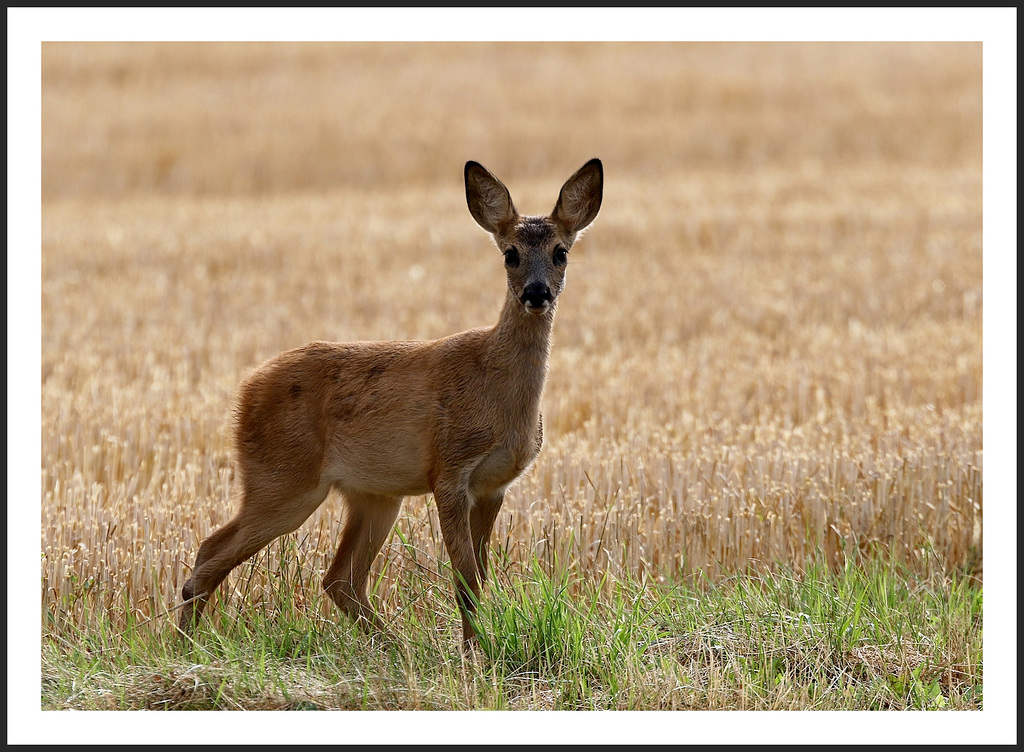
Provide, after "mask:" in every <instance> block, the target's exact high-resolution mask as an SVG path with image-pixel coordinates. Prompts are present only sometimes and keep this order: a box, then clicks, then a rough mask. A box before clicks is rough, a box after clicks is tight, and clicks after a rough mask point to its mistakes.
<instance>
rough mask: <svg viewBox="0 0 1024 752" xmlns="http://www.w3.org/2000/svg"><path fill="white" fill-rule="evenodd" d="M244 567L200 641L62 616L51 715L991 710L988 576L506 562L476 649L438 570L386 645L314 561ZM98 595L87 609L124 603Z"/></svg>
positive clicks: (52, 639)
mask: <svg viewBox="0 0 1024 752" xmlns="http://www.w3.org/2000/svg"><path fill="white" fill-rule="evenodd" d="M249 566H250V567H258V566H260V561H259V560H256V561H255V562H254V563H252V564H251V565H249ZM241 570H242V571H240V573H239V574H237V575H236V579H235V580H234V583H233V586H232V587H231V588H230V592H229V593H227V594H226V595H225V596H224V597H219V598H215V599H214V601H212V602H211V607H210V608H209V609H208V613H207V615H206V618H205V620H204V622H203V625H202V626H201V627H200V629H199V630H198V632H197V634H196V636H195V639H194V640H193V641H191V642H186V643H182V642H181V641H180V640H179V639H178V638H177V636H176V634H175V632H174V630H173V627H172V623H173V619H174V614H173V613H172V614H169V615H167V616H162V617H158V618H156V619H150V620H137V619H134V618H133V617H132V616H131V614H132V609H131V607H130V604H127V603H120V604H119V606H118V608H120V609H123V610H124V612H122V613H117V614H116V616H117V623H119V624H127V626H126V627H125V628H120V629H116V630H115V629H111V628H110V626H109V625H110V623H111V616H112V610H111V609H109V608H107V607H105V606H95V610H94V611H92V612H89V613H87V614H86V616H87V618H86V619H85V621H84V623H87V624H88V625H89V626H88V627H81V626H75V625H72V624H70V623H67V622H64V623H61V621H60V620H59V619H51V620H49V623H48V624H46V625H44V629H43V653H42V655H43V658H42V697H41V706H42V709H43V710H53V709H77V710H100V709H101V710H138V709H149V710H213V709H221V710H232V709H249V710H270V709H279V710H326V709H346V710H483V709H491V710H604V709H617V710H684V709H690V710H726V709H728V710H781V709H801V710H811V709H814V710H981V709H982V708H983V695H982V653H981V645H982V590H981V587H980V586H978V585H977V584H976V583H973V582H972V581H968V580H958V579H942V580H938V579H928V580H922V579H920V578H917V577H915V576H914V575H912V574H911V573H909V572H907V571H905V570H902V569H900V568H899V567H897V566H895V565H893V564H892V563H891V562H886V561H882V560H875V561H871V562H868V563H867V564H866V565H864V566H862V567H858V568H854V567H852V566H851V567H849V568H848V569H846V570H844V571H840V572H833V573H829V572H826V571H822V570H819V569H810V570H808V571H806V572H803V573H802V574H797V573H795V572H781V571H776V572H772V573H766V574H761V575H744V576H737V577H733V578H730V579H728V580H725V581H723V582H717V583H712V582H707V581H691V582H685V583H683V582H680V583H674V584H668V583H654V582H650V581H612V580H611V579H610V578H608V577H605V578H603V579H601V580H599V581H587V580H584V579H582V578H580V577H579V576H577V574H576V573H575V571H574V569H573V568H572V567H569V566H559V565H558V563H557V562H555V563H554V565H553V566H551V565H548V566H545V565H542V564H541V563H540V562H538V561H536V560H535V561H533V562H532V563H531V565H530V566H529V567H526V568H523V569H522V570H513V569H512V568H511V567H508V566H506V567H505V568H501V567H498V570H497V572H496V573H495V579H494V581H493V582H492V583H491V584H490V585H489V587H488V588H487V591H486V592H485V595H484V597H483V598H482V602H481V604H480V609H479V612H478V620H477V624H478V628H479V630H480V632H481V635H482V637H481V640H480V646H479V648H478V650H477V651H476V652H475V654H474V655H473V656H471V657H470V658H469V659H466V658H464V656H463V654H462V651H461V648H460V640H459V629H458V624H459V620H458V617H457V614H456V610H455V604H454V597H453V595H452V594H451V588H450V586H449V585H448V583H447V582H446V581H445V580H444V578H443V577H441V578H438V577H437V573H424V572H418V571H417V570H415V569H412V570H409V572H408V573H406V575H405V576H404V577H403V581H402V587H401V589H400V591H399V592H397V593H394V594H392V595H393V596H394V597H395V598H396V599H397V601H398V602H399V603H402V604H404V607H402V608H399V609H390V608H385V609H384V612H385V614H386V616H388V617H389V618H390V619H391V623H390V628H391V631H392V639H391V641H389V642H382V641H380V640H379V639H376V640H371V639H370V638H368V637H367V636H366V635H365V634H364V633H362V632H361V631H359V630H358V629H357V628H355V627H354V626H353V625H351V624H349V623H348V622H346V621H345V620H344V619H342V618H341V617H338V616H336V615H335V614H334V613H333V612H332V611H330V609H328V608H323V607H322V604H321V603H320V602H319V601H318V600H317V599H318V598H319V597H320V596H319V595H318V594H317V592H316V588H315V584H314V583H315V578H310V577H308V576H304V575H302V568H301V567H299V566H295V567H293V568H292V569H290V570H286V575H287V576H286V577H285V576H282V584H281V588H280V590H279V593H278V596H277V598H276V599H275V600H273V601H272V602H258V603H256V602H251V601H250V600H249V599H247V598H246V597H245V578H246V573H245V571H246V568H245V567H243V568H241ZM248 571H250V572H251V571H252V570H251V569H249V570H248ZM101 596H102V594H100V593H97V592H96V589H95V586H94V587H93V588H91V589H90V590H89V592H88V593H86V594H83V596H82V600H83V601H86V602H88V603H92V604H100V603H119V602H118V600H117V599H116V598H114V599H113V600H111V599H110V598H107V599H104V598H102V597H101ZM79 605H81V604H79ZM113 610H117V609H113ZM325 614H326V615H325Z"/></svg>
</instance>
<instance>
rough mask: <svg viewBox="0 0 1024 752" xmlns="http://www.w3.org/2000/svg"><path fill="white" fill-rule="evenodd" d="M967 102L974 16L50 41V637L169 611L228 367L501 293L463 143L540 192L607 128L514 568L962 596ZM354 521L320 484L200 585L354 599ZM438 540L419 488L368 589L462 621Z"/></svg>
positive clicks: (976, 450)
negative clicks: (496, 40)
mask: <svg viewBox="0 0 1024 752" xmlns="http://www.w3.org/2000/svg"><path fill="white" fill-rule="evenodd" d="M981 112H982V101H981V45H980V44H967V43H948V44H917V43H914V44H884V43H878V44H809V43H808V44H627V43H621V44H596V43H595V44H591V43H586V44H499V45H490V44H418V43H403V44H370V43H365V44H338V45H326V44H325V45H316V44H251V45H250V44H196V45H189V44H99V43H93V44H63V43H61V44H55V43H46V44H44V45H43V47H42V123H43V140H42V146H43V155H42V178H43V186H42V187H43V195H42V220H43V221H42V314H41V315H42V345H41V347H42V373H41V378H42V447H41V454H42V462H41V496H42V527H41V552H42V567H41V600H42V608H41V621H42V629H43V633H44V637H47V638H49V639H51V640H52V641H53V642H54V644H58V645H59V644H60V641H61V640H62V639H68V638H67V635H69V634H74V635H81V634H83V633H89V632H90V630H96V629H99V628H101V627H102V629H105V630H106V629H111V630H115V631H116V630H124V629H126V628H128V627H129V626H131V627H132V628H133V629H137V628H139V625H140V624H143V625H145V627H144V628H145V629H147V630H151V631H156V632H161V631H167V632H169V631H171V630H172V629H173V627H172V624H173V622H174V616H175V614H174V612H173V611H172V612H171V613H168V611H169V610H170V609H173V608H174V607H175V606H176V605H177V604H178V599H179V597H180V595H179V593H180V589H181V585H182V583H183V581H184V579H185V578H186V577H187V576H188V574H189V567H190V566H191V564H192V562H193V561H194V558H195V554H196V551H197V549H198V546H199V543H200V542H201V541H202V540H203V539H204V538H205V537H206V536H207V535H209V534H210V533H211V532H213V530H215V529H216V528H217V527H218V526H219V525H221V524H222V523H224V522H225V521H227V520H228V519H229V518H230V516H231V515H232V514H233V511H234V510H233V508H232V506H231V497H230V479H231V461H230V454H229V433H228V429H229V419H230V415H231V407H232V396H233V390H234V388H235V387H236V385H237V384H238V382H239V380H240V379H241V378H242V376H243V375H244V374H245V373H246V371H247V369H249V368H250V367H252V366H254V365H256V364H257V363H259V362H260V361H262V360H264V359H266V358H268V357H270V356H272V355H274V354H276V353H278V352H280V351H282V350H285V349H288V348H292V347H296V346H299V345H301V344H304V343H305V342H307V341H310V340H315V339H325V340H337V341H346V340H375V339H432V338H437V337H442V336H445V335H447V334H450V333H453V332H456V331H460V330H462V329H465V328H469V327H474V326H482V325H488V324H491V323H493V322H494V321H496V319H497V315H498V310H499V308H500V305H501V302H502V300H503V295H504V272H503V269H502V260H501V255H500V253H498V251H497V250H496V249H495V248H494V247H493V245H492V244H491V242H490V239H489V238H488V237H487V236H486V235H485V234H484V233H483V232H482V231H480V229H479V228H478V227H477V226H476V224H475V223H474V222H473V220H472V218H471V217H470V216H469V213H468V211H467V209H466V203H465V195H464V188H463V184H462V167H463V165H464V164H465V162H466V160H468V159H474V160H477V161H479V162H481V163H482V164H484V165H485V166H486V167H488V168H489V169H490V170H492V171H493V172H494V173H495V174H496V175H498V176H499V177H501V178H502V180H504V182H505V183H506V184H507V185H508V186H509V188H510V190H511V192H512V196H513V198H514V199H515V201H516V203H517V206H518V207H519V209H520V210H522V211H524V212H527V213H542V212H547V211H549V210H550V209H551V207H552V206H553V204H554V200H555V198H556V196H557V191H558V188H559V187H560V186H561V184H562V181H564V179H565V178H566V177H568V175H569V174H571V173H572V171H574V170H575V169H576V168H578V167H579V166H580V165H582V164H583V163H584V162H585V161H586V160H587V159H589V158H591V157H595V156H597V157H600V158H601V159H602V160H603V162H604V167H605V181H606V182H605V196H604V205H603V208H602V210H601V214H600V215H599V217H598V219H597V221H596V222H595V224H594V226H593V227H592V228H591V229H590V230H589V231H588V232H587V234H586V235H585V236H584V237H583V239H582V240H580V241H579V242H578V244H577V246H576V248H574V250H573V252H572V255H571V259H570V265H569V272H568V283H567V288H566V291H565V293H564V294H563V296H562V297H561V298H560V301H559V307H558V315H557V320H556V322H555V330H554V344H553V352H552V356H551V361H550V376H549V381H548V384H547V388H546V392H545V397H544V401H543V413H544V418H545V445H544V448H543V451H542V452H541V455H540V457H539V458H538V460H537V461H536V463H535V464H534V465H533V467H532V468H531V469H530V470H529V471H528V472H527V474H526V475H525V476H524V477H523V478H521V479H520V480H519V481H518V482H517V483H516V484H514V485H513V486H512V487H511V488H510V490H509V492H508V494H507V495H506V501H505V505H504V507H503V509H502V513H501V515H500V516H499V519H498V523H497V525H496V529H495V536H494V545H495V547H496V548H497V550H498V556H499V561H500V562H501V571H502V573H503V574H500V575H499V576H498V580H497V582H498V584H497V587H498V588H500V587H501V583H502V581H503V579H502V578H505V580H506V581H507V580H510V579H513V578H514V577H515V576H516V573H521V572H528V571H531V569H532V568H533V567H535V566H539V567H540V569H541V570H542V571H543V572H544V573H545V575H546V576H550V577H552V578H554V579H555V580H556V581H557V580H560V578H563V577H566V576H567V575H566V573H567V572H568V573H571V577H570V578H569V579H568V581H567V582H568V584H567V586H566V590H565V592H566V594H567V595H568V596H570V597H571V596H572V595H573V594H574V592H576V591H578V590H581V591H586V588H587V587H588V586H589V585H587V584H586V583H589V584H590V585H593V586H594V587H595V588H597V590H596V591H595V592H603V593H605V594H612V593H614V592H616V586H617V584H619V583H626V584H630V585H632V584H636V583H639V584H640V585H641V586H642V587H650V588H653V589H657V588H660V587H672V586H674V585H681V586H687V587H695V588H697V589H698V590H703V591H714V589H715V588H716V587H719V586H720V585H721V584H722V583H725V582H728V581H729V580H730V578H733V577H735V576H737V575H752V576H756V577H767V578H771V577H773V576H777V575H778V573H780V572H783V573H786V576H787V577H788V576H793V577H797V578H799V576H800V575H801V574H802V573H804V572H808V571H818V568H820V570H821V571H825V572H828V571H831V572H842V571H848V570H849V568H850V567H860V566H865V567H869V566H871V564H872V562H877V561H879V560H884V561H885V562H886V565H887V566H891V567H899V568H901V571H905V572H906V573H907V576H908V577H917V578H921V579H922V580H928V581H933V579H935V578H937V579H938V581H944V582H945V581H950V579H951V578H952V580H954V581H961V580H962V581H965V582H968V583H974V585H973V586H977V587H978V588H979V592H980V580H981V577H982V537H981V530H982V519H983V468H982V455H983V452H982V302H983V301H982V232H981V228H982V182H981V181H982V170H981V164H982V162H981V160H982V131H981ZM340 522H341V502H340V500H339V499H335V498H333V497H332V498H329V499H328V501H327V502H326V503H325V504H324V506H323V507H322V508H321V510H320V511H319V512H318V513H316V514H315V515H314V516H313V517H312V518H310V520H309V521H308V522H307V523H306V525H304V526H303V527H302V528H300V530H299V531H297V532H296V533H295V534H293V535H292V536H290V537H288V538H287V539H285V540H283V541H282V542H280V543H276V544H274V545H273V546H272V547H271V549H270V550H269V552H267V553H265V554H261V555H260V556H257V557H256V559H254V560H253V562H254V563H253V564H252V565H251V566H250V565H247V566H244V567H240V568H239V569H238V570H236V572H235V574H234V575H233V576H232V577H231V578H229V580H228V582H227V583H226V586H225V588H224V591H223V592H222V594H221V596H219V597H218V600H217V601H216V602H215V604H214V607H215V608H220V609H223V613H225V614H226V615H227V616H226V617H225V618H227V619H228V620H229V621H230V619H231V618H245V617H239V615H240V614H245V613H247V612H250V611H252V610H253V609H256V608H260V609H263V611H264V612H265V611H266V610H267V609H269V610H270V611H271V612H273V611H274V609H275V608H276V607H275V605H274V604H275V603H276V602H277V601H276V599H277V598H279V596H280V592H281V589H282V587H281V583H282V582H283V581H286V582H288V583H296V585H295V587H289V590H290V593H289V597H292V598H294V599H295V603H296V604H297V606H298V607H299V608H300V609H304V610H306V611H307V612H310V613H314V614H319V615H321V616H322V617H323V618H324V619H327V620H332V621H334V620H337V619H338V618H339V617H337V615H336V613H335V612H334V610H333V606H332V605H331V604H330V602H329V600H328V599H327V598H326V597H324V596H322V595H321V593H320V591H319V580H320V576H321V575H322V572H323V571H324V570H325V569H326V568H327V566H328V565H329V564H330V561H331V558H332V557H333V554H334V546H335V545H336V540H337V535H338V532H339V526H340ZM445 561H446V556H445V553H444V551H443V546H442V545H441V537H440V532H439V529H438V525H437V520H436V512H435V510H434V508H433V504H432V501H431V499H430V498H429V497H424V498H414V499H408V500H407V502H406V505H405V507H404V509H403V512H402V514H401V516H400V518H399V522H398V525H397V532H396V534H395V535H394V536H393V537H392V539H391V540H390V541H389V543H387V544H386V545H385V548H384V551H383V554H382V556H381V557H380V558H378V560H377V565H376V568H375V572H377V575H378V576H377V579H376V582H375V589H376V597H377V599H378V602H379V604H380V606H379V607H380V609H381V611H382V613H383V614H384V615H385V616H386V617H387V618H391V619H396V620H399V619H401V618H405V617H404V616H403V615H404V614H405V613H406V609H408V610H410V611H415V612H422V613H423V614H426V613H428V612H429V613H435V612H437V613H439V614H440V616H439V617H438V618H439V622H440V626H439V629H440V630H441V634H442V635H443V636H442V637H441V638H440V639H441V641H442V642H444V641H446V640H449V639H450V640H451V641H452V644H454V640H455V635H456V632H457V630H456V627H457V622H458V619H457V614H456V611H455V608H454V601H453V598H452V595H451V593H450V590H451V585H450V575H449V574H448V573H447V572H446V571H445V569H444V564H445ZM409 578H420V579H417V580H416V582H418V583H425V584H423V585H422V587H423V588H424V589H423V590H422V592H421V593H420V596H419V598H418V599H417V600H416V601H414V602H413V603H409V602H408V596H409V584H408V583H409V581H410V580H409ZM494 587H495V585H494V584H493V583H492V586H491V589H492V590H493V589H494ZM489 597H490V596H489V595H485V600H486V599H487V598H489ZM609 597H611V595H609ZM254 604H262V605H260V606H259V607H257V606H256V605H254ZM267 604H269V605H267ZM423 618H425V617H423ZM208 628H209V629H211V630H215V629H216V628H215V627H208ZM979 629H980V627H979ZM979 639H980V638H979ZM44 642H45V640H44ZM968 652H970V651H968ZM978 658H979V663H978V665H975V666H973V667H968V668H967V669H964V670H966V671H968V673H971V674H972V677H973V679H976V680H977V681H978V682H979V684H980V674H979V673H978V672H980V656H979V657H978ZM961 668H963V667H962V666H961ZM70 704H71V705H72V706H74V703H70ZM127 704H130V703H127ZM540 704H541V705H543V702H541V703H540ZM723 704H724V705H726V706H729V702H727V701H723ZM796 704H797V705H799V704H800V703H796ZM556 705H557V703H556ZM750 705H751V706H754V707H757V706H758V704H757V703H756V702H752V703H750Z"/></svg>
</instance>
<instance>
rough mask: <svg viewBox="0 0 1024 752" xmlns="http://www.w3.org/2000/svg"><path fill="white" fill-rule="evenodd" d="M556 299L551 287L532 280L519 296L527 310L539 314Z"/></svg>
mask: <svg viewBox="0 0 1024 752" xmlns="http://www.w3.org/2000/svg"><path fill="white" fill-rule="evenodd" d="M554 299H555V298H554V296H553V295H552V294H551V288H550V287H548V286H547V285H546V284H545V283H543V282H531V283H530V284H528V285H527V286H526V287H524V288H523V294H522V295H520V296H519V302H521V303H522V304H523V305H524V306H526V310H528V311H529V312H530V313H534V314H538V315H540V314H542V313H544V312H545V311H547V310H548V308H550V307H551V302H552V301H553V300H554Z"/></svg>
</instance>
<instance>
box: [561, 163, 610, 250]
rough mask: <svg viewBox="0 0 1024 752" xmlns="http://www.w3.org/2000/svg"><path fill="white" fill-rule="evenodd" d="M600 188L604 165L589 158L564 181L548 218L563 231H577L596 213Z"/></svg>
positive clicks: (602, 181)
mask: <svg viewBox="0 0 1024 752" xmlns="http://www.w3.org/2000/svg"><path fill="white" fill-rule="evenodd" d="M603 192H604V166H603V165H602V164H601V160H600V159H591V160H590V161H589V162H587V163H586V164H585V165H583V166H582V167H581V168H580V169H579V170H577V171H576V173H575V174H574V175H573V176H572V177H571V178H569V179H568V180H566V181H565V185H563V186H562V191H561V193H559V194H558V203H557V204H555V209H554V211H552V212H551V219H552V220H554V221H555V222H556V223H557V224H558V225H559V226H560V227H561V228H562V229H563V230H565V231H567V232H570V233H577V232H579V231H580V230H582V229H583V228H585V227H587V225H589V224H590V223H591V222H593V221H594V218H595V217H597V213H598V211H600V209H601V198H602V194H603Z"/></svg>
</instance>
